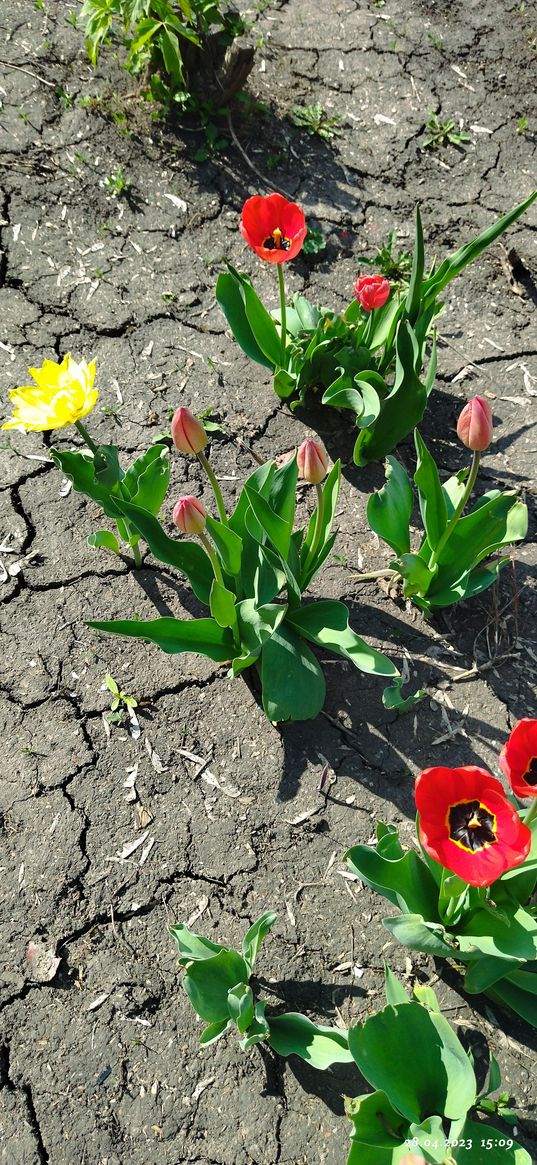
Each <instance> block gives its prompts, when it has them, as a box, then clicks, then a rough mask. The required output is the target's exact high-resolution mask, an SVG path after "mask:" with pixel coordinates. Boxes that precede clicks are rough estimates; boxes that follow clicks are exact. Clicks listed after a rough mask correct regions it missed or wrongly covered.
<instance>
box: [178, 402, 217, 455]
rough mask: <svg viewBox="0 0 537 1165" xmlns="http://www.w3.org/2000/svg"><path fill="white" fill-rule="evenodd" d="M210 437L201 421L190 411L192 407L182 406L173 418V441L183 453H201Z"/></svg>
mask: <svg viewBox="0 0 537 1165" xmlns="http://www.w3.org/2000/svg"><path fill="white" fill-rule="evenodd" d="M208 440H209V438H208V436H207V433H206V432H205V429H204V428H203V425H202V423H201V421H198V418H197V417H195V416H194V415H193V413H191V412H190V409H186V408H180V409H177V411H176V412H175V413H174V414H173V418H172V441H173V443H174V445H175V448H176V449H179V451H180V452H181V453H199V452H200V451H201V450H202V449H205V446H206V444H207V442H208Z"/></svg>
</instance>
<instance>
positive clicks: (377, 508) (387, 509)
mask: <svg viewBox="0 0 537 1165" xmlns="http://www.w3.org/2000/svg"><path fill="white" fill-rule="evenodd" d="M385 473H386V484H385V485H383V487H382V489H380V490H379V491H378V492H377V493H374V494H371V496H370V498H369V501H368V503H367V520H368V522H369V525H370V526H371V529H372V530H373V531H374V533H375V534H377V535H378V537H379V538H382V540H383V542H387V543H388V546H391V548H392V550H395V552H396V554H407V553H408V552H409V551H410V530H409V526H410V518H411V516H412V509H413V506H414V497H413V494H412V486H411V484H410V481H409V478H408V475H407V473H406V470H404V469H403V466H402V465H401V463H400V462H399V461H398V460H397V458H396V457H387V458H386V469H385Z"/></svg>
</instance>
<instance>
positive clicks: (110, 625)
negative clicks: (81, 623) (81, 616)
mask: <svg viewBox="0 0 537 1165" xmlns="http://www.w3.org/2000/svg"><path fill="white" fill-rule="evenodd" d="M86 626H88V627H94V628H95V630H96V631H106V632H108V633H110V634H112V635H124V636H126V637H127V638H130V639H143V640H145V641H146V642H148V643H156V645H157V647H160V648H161V650H162V651H165V652H166V653H167V654H168V655H176V654H179V653H180V652H183V651H185V652H188V651H190V652H195V653H196V654H198V655H206V656H207V657H208V658H209V659H212V660H214V661H215V663H225V662H227V661H228V660H231V659H233V656H234V655H236V654H237V650H236V647H235V645H234V642H233V636H232V635H231V632H230V631H229V629H228V628H223V627H219V626H218V623H217V622H216V621H215V620H214V619H170V618H164V619H147V620H145V619H110V620H103V621H95V622H93V621H91V622H90V621H88V622H87V624H86Z"/></svg>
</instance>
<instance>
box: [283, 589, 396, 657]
mask: <svg viewBox="0 0 537 1165" xmlns="http://www.w3.org/2000/svg"><path fill="white" fill-rule="evenodd" d="M287 623H290V624H291V626H292V627H294V629H295V631H298V633H299V635H303V636H304V638H305V639H309V641H310V642H311V643H316V644H318V646H319V647H324V648H328V649H329V650H330V651H335V652H336V654H337V655H342V656H343V657H344V658H345V659H349V660H350V661H351V663H353V664H354V665H355V667H357V668H359V669H360V671H364V672H368V673H370V674H372V675H377V676H379V675H380V676H398V675H399V672H398V670H397V668H396V666H395V664H394V663H392V661H391V660H390V659H388V658H387V656H385V655H382V654H381V652H380V651H375V649H374V648H373V647H369V646H368V644H367V643H364V640H363V639H360V637H359V635H356V632H355V631H353V630H352V628H351V627H349V612H348V609H347V607H346V606H345V603H340V602H338V601H336V600H335V599H323V600H321V601H320V602H318V603H310V604H308V606H307V607H300V609H299V610H298V611H293V612H292V614H291V613H288V615H287Z"/></svg>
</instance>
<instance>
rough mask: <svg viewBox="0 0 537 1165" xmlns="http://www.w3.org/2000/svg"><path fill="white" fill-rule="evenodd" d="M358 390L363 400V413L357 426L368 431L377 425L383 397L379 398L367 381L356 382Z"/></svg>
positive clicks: (357, 380) (357, 419)
mask: <svg viewBox="0 0 537 1165" xmlns="http://www.w3.org/2000/svg"><path fill="white" fill-rule="evenodd" d="M355 383H356V386H357V388H359V390H360V393H361V395H362V400H363V405H364V407H363V411H362V412H361V414H360V416H359V417H357V418H356V424H357V425H358V428H359V429H367V428H369V427H370V426H371V425H374V424H375V421H376V420H377V418H378V416H379V414H380V411H381V408H382V397H380V396H379V394H378V392H377V390H376V389H375V388H373V385H372V384H368V383H367V381H365V380H359V379H356V380H355Z"/></svg>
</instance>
